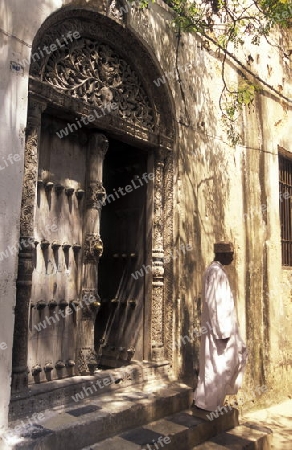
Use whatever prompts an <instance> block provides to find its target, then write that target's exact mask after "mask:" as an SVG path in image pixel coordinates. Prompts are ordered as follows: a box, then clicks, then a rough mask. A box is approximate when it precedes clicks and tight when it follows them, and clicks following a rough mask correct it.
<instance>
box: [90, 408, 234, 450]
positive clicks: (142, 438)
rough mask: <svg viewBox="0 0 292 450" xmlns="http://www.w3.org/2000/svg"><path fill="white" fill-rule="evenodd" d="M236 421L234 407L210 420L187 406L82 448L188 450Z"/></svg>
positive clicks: (98, 449)
mask: <svg viewBox="0 0 292 450" xmlns="http://www.w3.org/2000/svg"><path fill="white" fill-rule="evenodd" d="M236 425H238V411H237V410H236V409H231V410H228V411H227V412H226V413H224V414H222V415H221V416H220V415H219V417H218V418H216V419H214V420H212V421H211V420H209V419H208V418H207V414H206V413H203V412H202V411H199V410H197V409H187V410H184V411H181V412H178V413H176V414H172V415H170V416H168V417H165V418H163V419H161V420H158V421H154V422H151V423H149V424H148V425H144V426H142V427H138V428H135V429H132V430H130V431H127V432H125V433H122V434H120V435H119V436H115V437H113V438H109V439H106V440H104V441H102V442H98V443H96V444H94V445H90V446H87V447H85V448H84V449H82V450H161V449H165V450H190V449H192V448H193V447H194V446H195V445H198V444H200V443H202V442H205V441H206V440H208V439H210V438H212V437H213V436H215V435H217V434H220V433H221V432H222V431H225V430H229V429H231V428H233V427H234V426H236Z"/></svg>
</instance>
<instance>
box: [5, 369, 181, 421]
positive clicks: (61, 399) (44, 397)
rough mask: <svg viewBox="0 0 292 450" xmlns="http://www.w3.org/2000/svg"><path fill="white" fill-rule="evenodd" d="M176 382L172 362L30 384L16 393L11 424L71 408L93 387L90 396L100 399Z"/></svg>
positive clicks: (10, 418) (102, 371)
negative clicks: (153, 384) (107, 394)
mask: <svg viewBox="0 0 292 450" xmlns="http://www.w3.org/2000/svg"><path fill="white" fill-rule="evenodd" d="M161 380H162V381H164V382H166V383H169V382H172V381H174V377H173V375H172V371H171V368H170V365H169V363H168V361H165V362H162V363H159V364H158V363H151V362H147V361H144V362H138V361H133V362H131V363H130V364H128V365H126V366H123V367H120V368H115V369H106V370H99V371H98V372H96V373H95V374H94V375H83V376H73V377H68V378H62V379H60V380H53V381H49V382H43V383H39V384H33V385H29V387H28V389H27V390H25V391H23V392H20V393H13V394H12V396H11V400H10V407H9V423H11V422H12V421H15V420H17V419H21V418H23V417H25V418H27V417H28V416H30V415H32V414H33V413H37V412H41V411H44V410H45V409H48V408H57V407H60V408H62V407H64V406H68V405H70V404H71V403H74V400H73V398H72V397H74V396H75V395H76V394H78V393H80V392H84V396H85V398H86V393H85V392H86V389H89V388H91V390H92V394H91V393H90V396H92V397H94V396H98V395H101V394H103V393H104V392H107V391H112V390H115V389H121V388H127V387H128V386H133V385H136V384H141V383H149V382H151V381H157V382H160V381H161Z"/></svg>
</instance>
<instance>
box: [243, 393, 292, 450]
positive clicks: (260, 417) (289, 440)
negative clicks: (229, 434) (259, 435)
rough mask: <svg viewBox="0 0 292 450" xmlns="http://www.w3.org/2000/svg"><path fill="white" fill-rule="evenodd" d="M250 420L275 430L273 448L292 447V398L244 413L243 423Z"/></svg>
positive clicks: (288, 448)
mask: <svg viewBox="0 0 292 450" xmlns="http://www.w3.org/2000/svg"><path fill="white" fill-rule="evenodd" d="M248 421H252V422H256V423H258V424H259V425H262V426H264V427H268V428H270V429H271V430H272V431H273V441H272V442H273V443H272V449H273V450H291V449H292V400H287V401H285V402H282V403H279V404H277V405H274V406H270V407H269V408H266V409H260V410H258V411H253V412H251V413H247V414H245V415H243V417H242V418H241V423H243V422H248Z"/></svg>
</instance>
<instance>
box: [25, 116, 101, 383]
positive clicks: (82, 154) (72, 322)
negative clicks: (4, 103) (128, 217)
mask: <svg viewBox="0 0 292 450" xmlns="http://www.w3.org/2000/svg"><path fill="white" fill-rule="evenodd" d="M65 126H66V122H64V121H61V120H55V119H53V118H52V117H51V116H46V117H44V119H43V121H42V129H41V140H40V147H39V168H38V174H39V181H38V188H37V201H36V205H35V220H34V236H35V239H36V242H35V260H34V271H33V279H32V296H31V309H30V320H29V343H28V346H29V350H28V365H29V367H32V372H31V374H30V380H31V381H33V380H34V381H35V382H39V381H44V380H51V379H54V378H62V377H64V376H72V375H73V374H74V373H75V374H76V373H88V369H89V366H90V363H92V364H94V362H96V361H94V359H95V356H94V345H93V343H94V321H95V317H96V313H97V311H98V308H99V304H100V303H99V296H98V292H97V282H98V261H99V257H100V255H101V253H102V243H101V240H100V233H99V224H100V211H101V201H102V199H103V196H104V189H103V187H102V165H103V158H104V155H105V153H106V150H107V140H106V138H105V137H104V136H103V135H101V134H99V133H96V132H95V131H91V132H90V130H88V131H87V132H85V131H83V130H82V131H79V132H76V133H69V135H68V137H66V138H62V139H60V138H59V137H58V135H57V134H56V131H58V130H60V129H62V127H65Z"/></svg>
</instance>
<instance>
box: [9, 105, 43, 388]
mask: <svg viewBox="0 0 292 450" xmlns="http://www.w3.org/2000/svg"><path fill="white" fill-rule="evenodd" d="M45 106H46V105H45V104H43V103H40V102H38V101H36V100H33V99H30V100H29V105H28V119H27V127H26V143H25V154H24V178H23V191H22V201H21V213H20V242H19V259H18V276H17V281H16V306H15V323H14V340H13V351H12V392H16V391H20V390H23V389H25V388H26V387H27V374H28V367H27V355H28V319H29V302H30V298H31V288H32V272H33V250H34V230H33V227H34V208H35V198H36V193H37V176H38V145H39V140H40V130H41V116H42V112H43V111H44V109H45Z"/></svg>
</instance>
